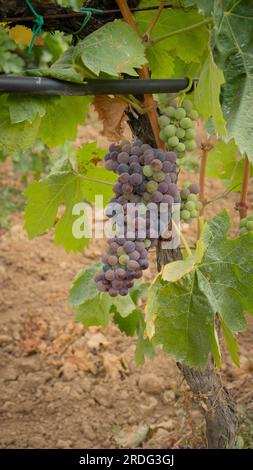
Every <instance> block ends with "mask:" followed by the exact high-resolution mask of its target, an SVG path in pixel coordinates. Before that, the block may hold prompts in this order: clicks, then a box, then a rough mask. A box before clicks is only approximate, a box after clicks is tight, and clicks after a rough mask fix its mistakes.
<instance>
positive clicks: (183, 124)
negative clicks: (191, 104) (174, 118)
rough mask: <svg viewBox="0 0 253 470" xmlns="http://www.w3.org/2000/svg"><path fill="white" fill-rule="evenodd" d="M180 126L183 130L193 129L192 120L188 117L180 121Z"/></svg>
mask: <svg viewBox="0 0 253 470" xmlns="http://www.w3.org/2000/svg"><path fill="white" fill-rule="evenodd" d="M180 126H181V127H182V128H183V129H190V128H191V127H192V120H191V119H190V118H188V117H185V118H183V119H182V120H181V121H180Z"/></svg>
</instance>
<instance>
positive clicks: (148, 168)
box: [142, 165, 153, 178]
mask: <svg viewBox="0 0 253 470" xmlns="http://www.w3.org/2000/svg"><path fill="white" fill-rule="evenodd" d="M142 172H143V174H144V176H147V177H148V178H150V177H151V176H152V175H153V169H152V168H151V166H150V165H145V166H144V167H143V169H142Z"/></svg>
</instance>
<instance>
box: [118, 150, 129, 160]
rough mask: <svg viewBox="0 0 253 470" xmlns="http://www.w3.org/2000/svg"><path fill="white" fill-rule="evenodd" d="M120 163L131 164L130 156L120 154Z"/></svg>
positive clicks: (125, 153)
mask: <svg viewBox="0 0 253 470" xmlns="http://www.w3.org/2000/svg"><path fill="white" fill-rule="evenodd" d="M118 162H119V163H128V162H129V154H128V153H127V152H120V153H119V154H118Z"/></svg>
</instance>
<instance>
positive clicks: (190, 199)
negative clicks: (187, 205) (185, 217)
mask: <svg viewBox="0 0 253 470" xmlns="http://www.w3.org/2000/svg"><path fill="white" fill-rule="evenodd" d="M188 189H189V191H190V188H188ZM197 200H198V196H197V194H195V193H191V194H189V196H188V201H197Z"/></svg>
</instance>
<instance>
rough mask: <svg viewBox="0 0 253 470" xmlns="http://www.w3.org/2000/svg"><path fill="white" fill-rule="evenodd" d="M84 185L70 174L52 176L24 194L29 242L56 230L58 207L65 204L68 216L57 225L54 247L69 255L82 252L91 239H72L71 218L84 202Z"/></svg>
mask: <svg viewBox="0 0 253 470" xmlns="http://www.w3.org/2000/svg"><path fill="white" fill-rule="evenodd" d="M85 184H86V182H84V181H83V180H82V179H81V178H80V177H78V176H76V175H75V174H73V173H71V172H59V173H53V174H51V175H49V176H48V177H47V178H45V179H44V180H42V181H38V182H35V183H32V184H30V185H29V186H28V188H27V189H26V190H25V191H24V194H25V195H26V197H27V206H26V210H25V215H24V217H25V229H26V230H27V233H28V236H29V238H30V239H33V238H34V237H36V236H38V235H41V234H42V233H44V232H46V231H47V230H48V229H50V228H51V227H53V226H54V224H55V220H56V216H57V213H58V209H59V206H60V205H61V204H64V205H65V212H64V214H63V216H62V217H61V218H60V220H59V221H58V222H57V223H56V225H55V244H56V245H58V244H62V245H63V246H64V248H65V250H66V251H67V252H70V251H71V250H73V251H74V252H77V251H81V250H82V249H83V248H84V247H85V246H86V245H87V244H88V242H89V239H88V238H84V237H83V238H81V239H77V238H75V237H74V236H73V234H72V226H73V223H74V221H75V220H76V216H74V215H72V209H73V206H74V205H75V204H76V203H79V202H82V201H83V200H84V192H85V191H84V187H85ZM88 184H89V183H88ZM87 223H88V219H87Z"/></svg>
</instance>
